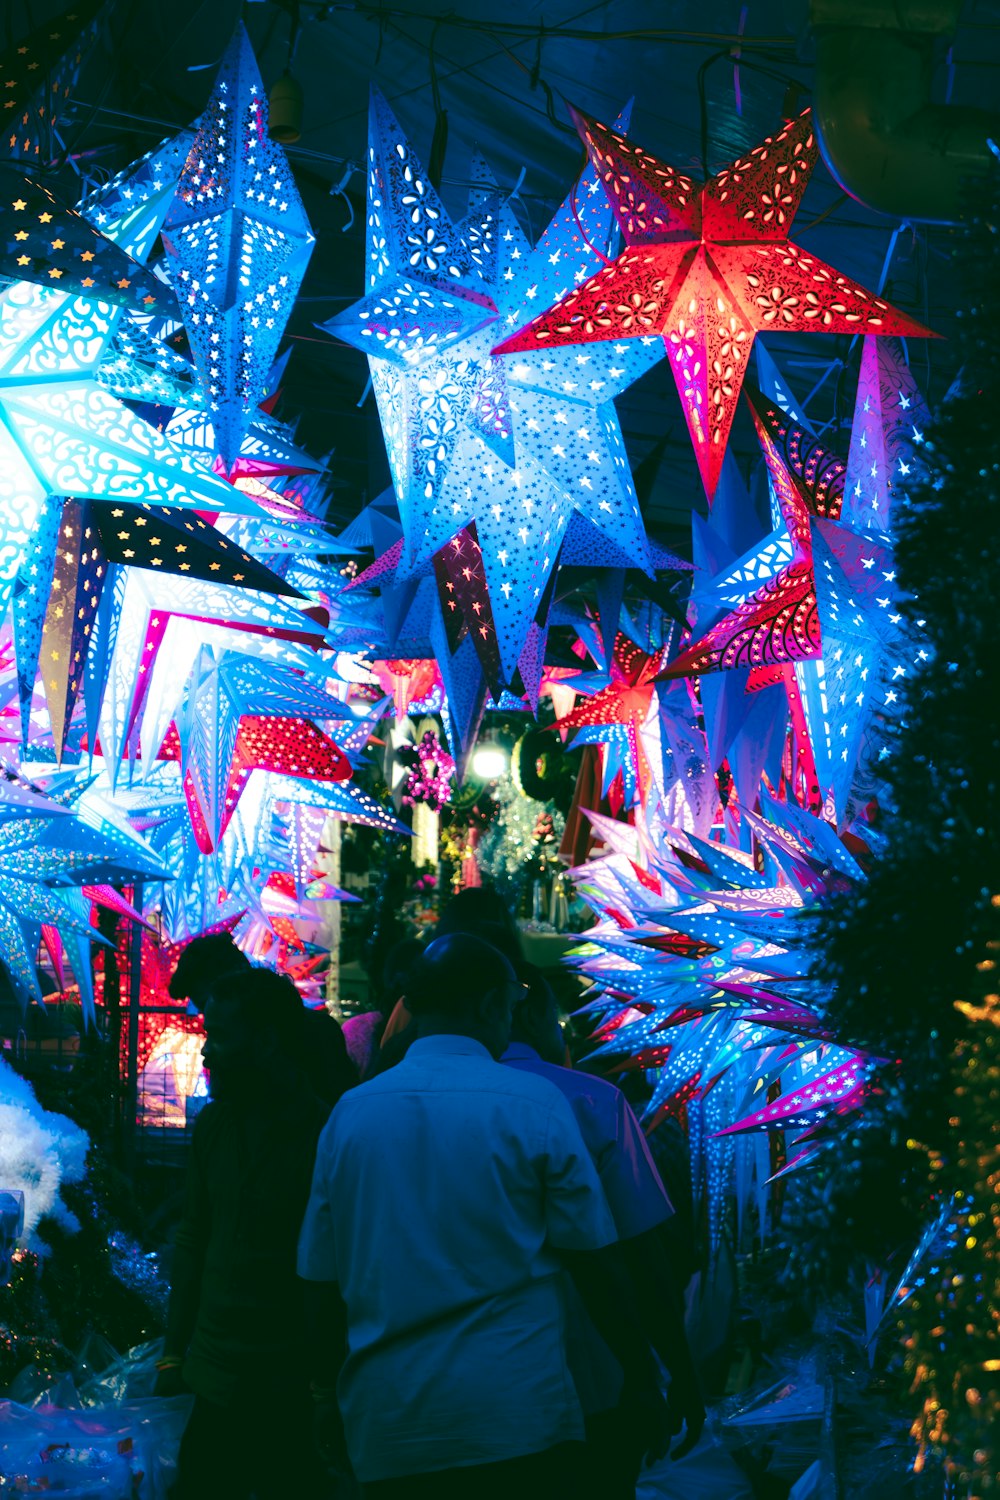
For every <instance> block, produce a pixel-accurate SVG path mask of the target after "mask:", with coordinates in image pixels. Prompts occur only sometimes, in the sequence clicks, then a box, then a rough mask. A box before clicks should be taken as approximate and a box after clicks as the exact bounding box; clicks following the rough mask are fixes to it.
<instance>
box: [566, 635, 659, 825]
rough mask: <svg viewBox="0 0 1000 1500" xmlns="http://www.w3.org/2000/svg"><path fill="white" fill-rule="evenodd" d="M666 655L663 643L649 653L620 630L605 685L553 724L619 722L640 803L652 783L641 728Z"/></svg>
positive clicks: (577, 725) (572, 726)
mask: <svg viewBox="0 0 1000 1500" xmlns="http://www.w3.org/2000/svg"><path fill="white" fill-rule="evenodd" d="M666 658H667V648H666V647H665V646H662V647H661V648H660V650H659V651H654V652H653V653H652V655H650V654H649V653H648V652H646V651H643V649H642V647H641V646H637V645H636V644H635V642H634V641H631V640H629V638H628V636H627V635H622V633H621V632H620V631H619V633H618V634H617V636H616V637H615V645H614V651H613V652H612V655H611V664H610V677H611V681H610V683H609V684H608V686H607V687H605V688H601V689H599V691H598V692H596V693H594V694H593V696H592V697H590V698H585V699H584V700H583V702H582V703H580V704H578V705H577V707H576V708H574V709H572V710H571V711H570V712H569V713H568V714H564V715H563V717H562V718H561V719H557V720H556V722H555V724H554V726H553V727H554V728H556V729H559V730H563V729H582V728H584V727H586V726H589V725H595V724H621V725H622V726H623V727H624V728H625V730H626V733H627V735H628V748H629V753H630V754H631V756H632V763H633V765H634V766H635V771H636V779H637V781H638V783H639V788H640V791H641V795H642V801H643V805H645V802H646V798H647V796H648V793H649V789H650V787H651V786H652V781H653V773H652V769H651V767H650V764H649V761H648V759H647V757H646V752H645V749H644V748H643V742H642V734H641V730H642V726H643V725H644V724H645V722H646V719H647V717H648V715H649V706H650V703H651V702H652V699H653V694H654V692H655V691H656V679H657V678H658V677H659V676H661V675H662V671H663V665H664V662H665V661H666Z"/></svg>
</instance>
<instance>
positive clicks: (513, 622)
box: [324, 92, 656, 685]
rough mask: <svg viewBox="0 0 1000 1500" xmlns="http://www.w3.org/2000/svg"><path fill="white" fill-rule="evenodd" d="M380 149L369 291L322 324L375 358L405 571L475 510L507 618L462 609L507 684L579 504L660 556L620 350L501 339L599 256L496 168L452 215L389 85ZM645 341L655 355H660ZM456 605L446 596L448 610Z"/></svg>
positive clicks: (496, 603) (374, 168)
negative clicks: (622, 390) (636, 483)
mask: <svg viewBox="0 0 1000 1500" xmlns="http://www.w3.org/2000/svg"><path fill="white" fill-rule="evenodd" d="M368 165H369V175H368V276H367V288H366V294H365V296H364V298H363V299H362V300H361V301H360V302H359V303H357V304H356V305H355V306H354V307H352V308H348V309H347V310H346V311H345V312H344V313H342V314H339V315H338V316H337V317H336V318H333V319H332V320H331V321H330V322H329V323H327V324H325V325H324V326H325V328H326V329H327V330H328V331H329V332H330V333H332V334H335V335H336V336H337V337H339V338H342V339H345V340H346V341H348V342H350V343H352V344H354V345H356V347H358V348H360V349H362V350H363V351H364V352H365V353H367V354H368V356H369V363H370V367H371V375H372V385H373V389H374V392H375V396H376V400H377V402H378V406H379V414H380V417H381V420H382V426H383V432H384V436H385V440H386V447H387V450H388V456H389V463H390V468H391V471H392V476H393V484H394V487H395V491H396V497H397V500H398V504H399V513H400V518H401V522H402V528H403V538H404V546H403V549H402V554H401V567H400V581H402V580H403V578H405V577H407V576H412V575H414V574H417V573H419V572H421V571H422V570H424V569H425V568H426V567H427V565H428V564H430V562H431V560H432V558H434V557H435V554H441V553H442V551H443V550H444V549H446V548H447V545H448V544H449V543H450V542H451V541H452V539H454V538H456V537H458V536H459V534H460V533H465V532H468V533H469V534H470V535H471V526H472V524H473V523H474V525H475V543H476V546H477V547H478V548H479V549H481V560H482V570H483V574H484V581H485V586H486V589H487V591H488V596H489V606H490V609H491V612H492V625H488V624H487V621H486V615H485V608H484V609H483V610H482V614H481V617H480V618H479V619H476V620H474V619H473V618H472V617H471V616H469V615H468V614H467V613H466V612H464V611H463V612H462V613H463V623H464V624H465V625H466V626H467V628H468V630H469V632H470V634H472V636H473V638H474V640H475V642H476V645H477V649H480V648H481V646H482V645H483V644H485V645H486V647H487V650H488V651H493V650H494V649H495V650H496V652H497V653H498V655H499V673H500V684H503V683H506V684H510V683H512V681H513V679H514V674H515V672H516V671H517V669H518V665H519V662H520V659H521V656H522V653H523V651H524V650H525V647H526V646H528V648H529V650H531V651H535V646H534V643H533V642H532V641H531V640H530V637H531V634H532V627H533V626H534V625H535V624H536V621H537V619H538V617H539V616H540V615H544V612H545V607H546V588H547V586H548V584H549V580H550V578H551V576H552V573H553V569H554V568H555V567H556V565H557V562H558V559H559V554H560V549H561V548H562V545H563V542H564V540H565V538H566V535H567V530H568V525H569V522H570V519H571V517H572V516H573V514H574V512H575V511H579V512H581V513H582V514H583V515H584V516H585V517H586V518H587V520H588V521H589V522H590V523H591V525H590V536H591V537H592V538H593V537H595V536H596V538H597V541H598V542H601V543H604V545H605V550H606V551H607V552H609V553H611V552H613V553H614V558H615V562H616V564H620V563H621V562H622V561H624V562H625V564H626V565H633V566H637V567H640V568H643V569H646V570H648V568H649V550H648V546H647V543H646V538H645V532H644V529H643V525H642V519H641V516H640V513H639V507H638V502H637V500H636V496H635V490H634V487H633V485H632V480H631V473H630V470H629V465H628V461H627V458H626V455H625V449H624V443H623V440H622V436H621V430H620V428H619V425H618V419H617V416H616V414H615V411H614V407H613V405H612V401H611V398H612V396H613V395H614V394H615V393H616V390H617V385H616V379H617V380H618V381H619V382H620V379H621V375H620V373H619V375H618V376H617V377H613V376H612V375H611V374H610V372H609V369H608V368H607V366H609V365H610V364H613V363H614V362H615V360H614V358H612V357H611V356H610V355H609V356H608V357H607V358H604V357H603V356H602V357H601V358H598V357H596V356H594V357H592V358H588V355H587V353H586V352H584V353H583V354H582V355H580V357H579V359H577V356H576V354H575V353H571V354H569V355H568V356H566V358H565V359H564V358H562V357H559V358H557V359H555V360H548V359H543V360H533V359H530V358H529V359H525V360H522V361H520V362H519V363H518V366H517V368H516V371H515V370H514V369H513V368H511V367H510V366H509V365H508V364H507V362H505V361H503V360H499V359H496V358H494V357H493V355H492V354H491V346H492V344H493V343H494V342H495V340H496V335H497V332H498V331H499V330H500V328H501V327H503V326H516V324H517V322H518V320H519V319H521V318H523V316H524V315H525V314H526V312H527V311H528V310H529V308H530V306H531V302H532V299H533V298H534V297H535V296H537V295H538V293H539V290H540V289H541V290H542V291H544V290H545V289H547V287H548V286H549V285H550V284H551V282H552V281H554V280H556V277H557V276H559V277H561V276H562V274H563V272H562V270H561V269H560V270H559V271H556V270H555V269H554V268H555V267H556V265H557V263H558V262H560V260H562V261H563V262H564V265H565V275H566V276H567V277H568V278H569V284H572V282H573V272H572V270H571V267H572V266H573V265H577V266H578V268H579V269H580V270H581V273H582V274H586V271H587V270H589V269H592V268H593V267H594V266H596V265H597V264H599V259H600V257H599V254H598V253H597V252H596V251H595V250H594V249H593V247H592V246H591V245H589V242H588V241H587V238H586V237H585V236H584V235H583V234H582V232H581V231H580V230H579V229H578V228H575V227H571V226H572V225H573V218H572V216H571V214H570V213H569V212H568V211H565V212H564V211H560V214H558V215H557V216H556V221H555V225H554V227H553V226H550V230H549V231H547V232H546V235H544V236H543V242H540V245H539V247H537V248H536V249H535V250H533V249H532V247H531V245H530V244H529V243H528V241H527V239H526V237H525V235H524V232H523V231H522V229H521V228H520V226H519V224H518V221H517V218H516V217H515V215H514V212H513V210H512V208H511V206H510V204H509V202H505V201H504V200H503V199H502V197H501V195H500V193H499V191H498V189H497V188H496V185H495V183H490V182H489V181H487V179H486V177H485V173H484V171H483V170H482V169H481V168H480V169H478V175H479V181H480V183H481V184H482V185H478V186H477V187H476V188H475V189H474V191H473V193H472V195H471V197H470V206H469V211H468V213H467V215H466V217H465V218H464V219H462V220H461V221H460V222H458V223H455V222H453V221H452V219H451V217H450V216H449V214H448V213H447V211H446V209H445V207H444V204H443V203H442V201H441V199H440V197H439V196H438V194H437V192H436V191H435V189H434V188H433V186H432V185H431V183H430V182H429V181H428V179H427V177H426V174H425V173H424V171H423V169H422V167H421V165H420V163H419V161H418V160H417V158H416V154H415V152H414V151H413V148H412V146H411V145H410V143H409V141H408V140H407V138H406V136H405V135H404V133H403V132H402V130H401V129H400V126H399V124H398V123H397V121H396V120H395V119H394V118H393V116H392V114H391V112H390V110H389V108H388V106H387V104H386V102H385V100H384V99H383V98H382V96H381V95H380V94H378V93H377V92H374V93H373V97H372V105H371V115H370V126H369V152H368ZM587 175H588V176H592V175H593V174H587ZM592 186H593V187H594V188H595V189H596V190H597V192H596V193H595V194H594V195H593V197H590V195H587V196H588V198H589V201H588V202H586V203H585V204H584V206H583V207H582V208H581V214H582V215H583V217H585V218H586V219H587V221H588V228H589V229H590V230H591V231H593V233H594V235H595V240H596V241H597V242H599V241H600V239H601V237H602V230H603V235H604V238H605V240H606V241H607V239H608V236H609V235H610V234H611V233H612V232H613V230H614V224H613V219H612V216H611V214H610V211H609V210H608V209H607V207H606V205H605V206H604V207H603V211H602V213H598V212H597V210H596V206H595V200H596V198H597V197H599V184H597V181H596V178H594V179H593V183H592ZM602 217H603V224H602ZM561 284H562V283H561V280H560V281H556V285H557V287H558V286H559V285H561ZM651 342H654V341H651ZM635 352H636V355H637V356H639V355H642V356H645V358H646V363H647V364H648V363H650V362H651V361H652V359H653V358H655V356H656V351H655V350H653V351H646V350H644V349H641V348H640V347H639V346H638V345H637V346H636V351H635ZM618 363H620V364H621V363H623V362H622V360H619V361H618ZM633 378H634V376H633ZM598 533H599V534H598ZM591 552H592V555H594V554H595V549H594V547H593V545H592V547H591ZM477 566H478V565H477ZM452 582H455V580H454V579H452ZM442 587H445V585H444V584H442ZM456 593H457V590H456ZM479 602H480V604H484V602H485V601H483V600H480V601H479ZM452 604H455V605H456V609H455V610H453V609H452V607H451V606H452ZM457 604H458V601H457V598H453V599H451V600H449V599H448V598H446V597H444V596H443V597H442V606H443V608H445V610H446V613H448V614H449V615H451V614H456V615H457V613H458V612H459V611H458V609H457ZM484 630H485V631H486V639H485V642H484V637H483V631H484ZM494 631H495V647H494V643H493V635H494ZM480 654H482V652H481V651H480ZM535 654H537V652H535ZM525 665H526V668H527V670H528V675H529V677H534V676H535V675H537V674H536V672H535V669H534V666H533V664H532V663H526V664H525ZM484 669H485V670H487V673H488V676H489V677H490V678H491V679H492V678H493V677H494V675H495V673H494V670H493V669H492V668H491V667H490V665H489V663H487V664H486V666H485V668H484ZM500 684H498V685H500Z"/></svg>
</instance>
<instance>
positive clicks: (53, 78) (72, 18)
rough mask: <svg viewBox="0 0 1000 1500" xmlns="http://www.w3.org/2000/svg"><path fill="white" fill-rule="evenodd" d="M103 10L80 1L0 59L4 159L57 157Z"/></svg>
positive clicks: (96, 0)
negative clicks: (57, 130) (59, 130)
mask: <svg viewBox="0 0 1000 1500" xmlns="http://www.w3.org/2000/svg"><path fill="white" fill-rule="evenodd" d="M103 9H104V0H79V3H78V4H75V5H71V6H70V7H69V9H68V10H67V11H65V12H64V13H63V15H61V16H54V17H53V18H52V19H51V20H49V21H44V22H43V23H42V24H41V25H40V26H36V27H35V29H34V30H33V31H31V32H29V33H28V35H27V36H26V37H23V38H22V39H21V40H20V41H19V42H18V43H17V45H16V46H14V47H11V48H10V50H9V51H7V52H5V53H4V55H3V57H2V58H0V154H2V155H4V156H7V157H10V158H13V159H14V160H18V159H22V160H26V161H38V160H39V159H40V158H41V156H42V154H43V152H44V153H46V154H48V155H50V156H55V155H57V154H58V151H59V149H60V148H61V145H62V142H61V141H58V140H57V139H56V138H55V136H54V127H55V126H57V125H59V124H60V122H62V121H63V120H64V117H65V114H66V111H67V109H68V108H69V107H70V104H69V101H70V99H71V96H72V94H73V90H74V88H75V86H76V81H77V78H78V76H79V72H80V65H81V63H82V62H83V58H84V55H85V54H86V52H87V51H88V50H89V48H90V46H91V45H92V43H93V42H94V40H95V38H96V36H97V30H98V17H99V15H100V12H101V11H102V10H103Z"/></svg>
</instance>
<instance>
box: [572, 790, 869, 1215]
mask: <svg viewBox="0 0 1000 1500" xmlns="http://www.w3.org/2000/svg"><path fill="white" fill-rule="evenodd" d="M744 816H745V817H746V819H747V823H748V825H749V828H750V829H752V834H753V838H754V841H755V847H756V849H757V852H758V855H759V856H760V859H759V861H755V860H754V858H753V857H752V856H751V855H750V854H749V853H747V852H745V851H744V850H743V849H741V848H739V847H731V846H727V845H725V844H718V843H715V842H714V841H709V840H707V839H702V838H697V837H695V836H693V835H691V834H685V833H683V832H682V831H681V830H679V829H676V828H669V827H668V828H666V829H663V830H657V829H656V828H654V827H652V826H650V827H649V828H648V829H647V835H646V844H647V847H651V850H652V854H651V858H650V860H649V862H648V864H646V866H645V867H643V865H641V864H637V863H636V859H637V855H638V851H639V849H640V847H641V846H640V841H639V839H638V833H639V830H638V829H636V828H631V829H630V828H625V827H623V826H622V825H621V824H617V823H613V822H611V820H609V819H597V820H595V821H596V822H597V824H598V832H599V833H600V835H601V837H602V839H604V841H605V850H606V852H605V853H604V854H603V855H602V856H599V857H598V858H596V859H591V860H589V861H588V862H587V863H586V864H585V865H583V866H581V867H580V868H579V869H578V870H577V871H575V872H574V879H575V881H576V883H577V889H578V893H579V894H580V895H581V896H582V897H583V899H584V900H585V901H586V902H587V903H588V905H589V906H591V907H592V908H593V909H594V911H595V913H596V914H597V917H598V923H597V925H596V926H595V927H592V928H590V929H588V931H587V933H586V934H585V942H584V945H583V947H582V948H581V949H580V950H578V955H577V957H576V960H575V962H576V964H577V966H578V967H579V968H581V969H582V970H583V972H584V973H585V975H586V976H587V978H588V979H590V980H592V981H593V982H594V984H595V986H596V987H597V989H598V991H599V998H596V999H594V1000H592V1001H591V1003H590V1005H589V1007H588V1008H589V1009H590V1010H591V1011H592V1012H593V1013H594V1014H595V1015H596V1017H597V1021H598V1025H597V1030H596V1033H595V1039H596V1040H597V1042H598V1044H599V1047H598V1053H597V1054H596V1055H597V1056H601V1057H603V1058H604V1059H605V1060H606V1061H613V1060H615V1059H619V1060H620V1061H621V1062H622V1063H623V1064H624V1065H625V1066H628V1067H637V1068H638V1067H641V1068H644V1069H650V1070H655V1074H656V1084H655V1088H654V1093H653V1098H652V1100H651V1103H650V1105H649V1108H648V1110H647V1118H648V1120H649V1121H650V1123H651V1125H653V1124H655V1123H656V1122H657V1121H658V1120H660V1119H662V1118H663V1117H664V1116H665V1115H668V1114H676V1113H678V1112H679V1111H680V1110H681V1109H682V1108H684V1109H685V1111H686V1115H687V1121H688V1127H689V1140H690V1150H691V1170H692V1185H693V1188H694V1191H695V1195H696V1197H700V1196H702V1195H704V1196H705V1197H706V1198H707V1202H708V1220H709V1227H710V1234H711V1238H712V1242H713V1244H716V1243H718V1238H719V1235H720V1233H721V1228H722V1224H723V1220H724V1216H725V1211H726V1205H727V1203H728V1202H729V1201H731V1200H732V1199H733V1198H734V1197H735V1200H736V1207H737V1210H738V1212H739V1213H740V1215H741V1216H742V1215H743V1213H744V1212H746V1211H747V1210H748V1209H749V1208H755V1209H756V1211H757V1217H758V1227H759V1229H760V1232H761V1235H762V1236H763V1235H764V1234H765V1233H766V1228H767V1222H768V1216H769V1183H770V1182H771V1181H772V1180H773V1178H774V1177H775V1176H777V1175H781V1174H782V1173H784V1172H786V1171H790V1170H792V1169H793V1168H795V1167H801V1166H803V1165H805V1164H806V1163H807V1162H808V1161H809V1160H810V1159H811V1158H812V1157H813V1156H815V1154H816V1153H817V1152H818V1151H819V1150H821V1149H822V1148H823V1145H824V1143H825V1142H826V1141H828V1140H830V1139H832V1138H833V1133H834V1126H835V1123H836V1122H837V1121H842V1120H845V1119H849V1118H850V1117H851V1116H852V1115H855V1114H856V1112H857V1111H858V1109H860V1108H861V1107H862V1106H863V1102H864V1098H865V1093H866V1089H867V1075H868V1072H869V1067H870V1064H869V1060H868V1059H867V1058H866V1057H865V1056H864V1055H863V1054H860V1053H858V1052H857V1051H855V1050H853V1049H850V1048H847V1047H843V1046H840V1045H839V1044H838V1043H837V1042H836V1039H835V1038H834V1037H833V1036H832V1034H831V1032H830V1030H829V1028H828V1026H827V1025H826V1023H825V1021H824V1009H825V1005H826V999H827V994H826V990H825V988H824V983H823V981H822V978H821V977H820V971H817V969H816V968H815V959H814V954H813V951H812V947H811V930H812V929H811V928H810V925H809V924H808V922H803V921H802V918H801V915H800V913H801V912H802V911H803V909H807V908H813V907H815V906H816V905H817V903H819V902H822V901H824V900H826V899H828V898H829V896H830V895H832V894H833V893H834V892H835V891H836V890H838V889H843V888H844V887H845V886H846V885H850V884H854V883H856V882H857V881H858V880H860V879H861V878H862V871H861V869H860V867H859V866H858V865H857V863H856V862H855V861H854V859H853V858H852V856H851V855H850V854H849V853H848V851H847V850H846V849H845V848H844V846H843V845H842V844H841V843H840V841H839V840H838V839H837V837H836V834H835V833H834V831H833V830H832V828H830V826H829V825H828V824H826V823H824V822H822V821H821V820H820V819H818V818H814V817H811V816H810V815H809V814H808V813H805V812H803V811H802V810H801V809H799V808H797V807H795V806H794V805H791V804H787V803H779V802H777V801H775V800H774V799H772V798H765V807H764V813H763V815H760V816H756V815H754V814H752V813H746V814H744ZM638 817H639V815H638V814H637V818H638ZM758 863H761V864H762V866H763V868H762V869H759V868H758ZM601 992H603V993H601ZM769 1091H770V1092H769ZM771 1130H780V1131H783V1132H785V1137H786V1152H787V1159H785V1158H779V1159H778V1160H779V1162H781V1163H782V1164H781V1165H780V1166H779V1167H778V1170H777V1171H776V1170H775V1165H774V1163H773V1162H772V1159H771V1153H770V1149H769V1146H768V1143H767V1137H766V1133H767V1132H768V1131H771Z"/></svg>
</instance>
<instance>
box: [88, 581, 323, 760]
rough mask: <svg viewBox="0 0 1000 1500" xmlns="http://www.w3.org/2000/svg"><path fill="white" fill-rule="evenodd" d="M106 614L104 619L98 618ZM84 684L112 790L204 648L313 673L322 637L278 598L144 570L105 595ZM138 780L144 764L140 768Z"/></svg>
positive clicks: (154, 734) (156, 739)
mask: <svg viewBox="0 0 1000 1500" xmlns="http://www.w3.org/2000/svg"><path fill="white" fill-rule="evenodd" d="M106 606H107V613H106V615H105V614H104V611H105V607H106ZM94 634H95V637H96V639H92V642H91V646H90V650H89V652H88V656H87V664H86V673H85V678H84V699H85V707H86V722H87V732H88V735H89V736H90V742H91V744H93V742H94V737H95V736H96V734H97V733H98V731H99V735H100V743H101V749H102V752H103V754H104V757H105V760H106V762H107V766H108V770H109V774H110V776H111V780H112V784H114V783H115V781H116V778H117V776H118V772H119V768H120V764H121V761H122V759H123V757H127V759H128V760H129V761H130V762H134V761H135V760H136V758H137V756H138V754H139V744H140V741H141V743H142V744H144V745H154V746H155V745H159V744H160V743H161V742H162V740H163V738H164V736H165V734H166V733H167V730H168V728H169V725H170V721H171V720H172V719H173V717H174V715H175V711H176V709H177V707H178V704H179V702H180V699H181V697H182V696H183V693H184V687H185V683H186V681H187V677H188V674H189V672H190V671H191V668H192V666H193V665H194V663H195V661H196V659H197V657H198V653H199V651H200V649H201V647H202V646H208V645H212V646H216V647H218V648H219V649H225V648H226V647H231V648H234V649H236V650H238V651H240V652H241V653H243V654H244V655H247V654H253V655H259V656H261V657H262V658H263V659H265V660H269V661H272V662H275V663H276V664H280V665H281V666H282V667H296V668H299V669H301V670H310V669H311V670H315V663H316V656H315V651H316V649H317V648H318V647H320V646H322V645H324V644H325V643H326V642H325V636H324V632H323V629H322V628H321V627H320V626H319V625H317V623H316V622H315V621H314V620H313V619H312V618H311V616H310V615H309V614H307V613H306V612H305V611H303V610H300V609H298V608H295V607H293V606H292V604H291V603H290V602H288V601H286V600H283V599H280V598H279V597H278V596H277V595H273V596H272V595H267V594H262V593H259V592H257V591H255V590H248V589H245V588H244V587H243V586H242V585H230V584H226V583H209V582H206V581H205V580H202V579H197V578H191V577H189V576H187V575H183V576H181V575H179V574H174V575H172V576H170V577H163V576H161V575H160V574H158V573H154V572H153V571H152V570H150V569H145V568H129V569H127V570H120V573H119V576H118V577H116V578H115V579H114V581H113V583H112V584H109V585H108V586H106V587H105V590H104V595H103V597H102V600H101V607H100V611H99V613H98V617H97V621H96V622H95V632H94ZM142 764H143V777H144V779H146V777H147V776H148V772H149V768H150V761H149V760H148V759H145V760H143V763H142Z"/></svg>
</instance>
